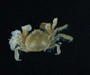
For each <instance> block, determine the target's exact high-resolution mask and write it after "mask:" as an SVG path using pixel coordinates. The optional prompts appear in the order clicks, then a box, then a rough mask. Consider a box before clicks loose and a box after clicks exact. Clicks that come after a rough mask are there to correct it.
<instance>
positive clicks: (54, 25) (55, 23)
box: [52, 18, 58, 29]
mask: <svg viewBox="0 0 90 75" xmlns="http://www.w3.org/2000/svg"><path fill="white" fill-rule="evenodd" d="M57 21H58V18H54V20H53V24H52V29H54V28H55V27H56V25H57Z"/></svg>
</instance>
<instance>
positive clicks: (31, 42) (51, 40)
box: [9, 18, 73, 61]
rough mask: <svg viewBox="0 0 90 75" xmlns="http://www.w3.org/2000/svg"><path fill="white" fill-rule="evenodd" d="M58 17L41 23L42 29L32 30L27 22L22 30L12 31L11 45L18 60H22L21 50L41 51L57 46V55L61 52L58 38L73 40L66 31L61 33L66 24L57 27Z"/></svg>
mask: <svg viewBox="0 0 90 75" xmlns="http://www.w3.org/2000/svg"><path fill="white" fill-rule="evenodd" d="M57 21H58V18H54V19H53V23H52V24H51V23H46V22H42V23H41V24H40V28H41V29H35V30H33V31H32V32H31V30H32V26H31V25H30V24H27V25H25V26H22V27H21V29H22V32H21V31H20V30H15V31H12V32H11V35H12V36H11V38H10V40H9V45H10V48H11V50H12V51H14V58H15V60H16V61H21V59H20V54H19V51H23V52H40V51H44V52H45V51H46V50H47V49H52V48H54V47H56V53H55V55H59V54H61V49H60V46H61V44H62V43H61V42H58V43H56V42H57V41H58V40H61V39H64V40H68V41H69V42H71V41H73V37H72V36H70V35H66V34H64V33H59V34H57V32H60V31H62V30H64V29H66V28H67V27H68V24H65V25H63V26H61V27H58V28H55V27H56V25H57Z"/></svg>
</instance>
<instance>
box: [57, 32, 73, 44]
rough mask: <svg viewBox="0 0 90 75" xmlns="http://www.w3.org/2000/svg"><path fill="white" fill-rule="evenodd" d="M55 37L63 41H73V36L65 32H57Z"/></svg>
mask: <svg viewBox="0 0 90 75" xmlns="http://www.w3.org/2000/svg"><path fill="white" fill-rule="evenodd" d="M56 39H57V40H59V39H62V40H63V41H66V40H68V42H71V41H73V37H72V36H70V35H66V34H63V33H60V34H58V35H57V36H56Z"/></svg>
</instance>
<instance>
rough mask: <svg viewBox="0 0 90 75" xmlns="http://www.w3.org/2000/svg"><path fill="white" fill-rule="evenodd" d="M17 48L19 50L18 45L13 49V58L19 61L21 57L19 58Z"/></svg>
mask: <svg viewBox="0 0 90 75" xmlns="http://www.w3.org/2000/svg"><path fill="white" fill-rule="evenodd" d="M19 50H20V47H19V46H18V47H17V48H16V49H15V53H14V58H15V60H16V61H21V59H19V56H20V55H19Z"/></svg>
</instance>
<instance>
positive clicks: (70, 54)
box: [0, 0, 90, 75]
mask: <svg viewBox="0 0 90 75" xmlns="http://www.w3.org/2000/svg"><path fill="white" fill-rule="evenodd" d="M89 4H90V1H89V0H78V1H76V0H36V1H35V0H30V1H28V2H27V1H21V2H19V1H12V2H11V1H10V2H3V3H1V22H0V34H1V35H0V36H1V39H0V40H1V43H0V44H1V45H0V46H1V48H0V63H1V66H0V73H1V74H0V75H4V74H8V75H14V74H15V75H21V74H24V75H40V74H41V75H82V74H84V75H88V71H89V68H90V61H89V59H90V58H89V57H90V54H89V52H90V51H89V50H90V49H89V45H90V44H89V41H90V21H89V20H90V5H89ZM7 15H8V16H7ZM55 17H58V18H59V20H58V26H62V25H64V24H69V28H68V30H66V31H64V33H66V34H69V35H72V36H73V37H74V41H73V42H72V43H67V42H63V45H62V46H61V50H62V53H61V55H58V56H55V55H54V52H53V51H52V52H51V53H48V52H46V53H44V52H37V53H24V52H21V54H20V57H21V59H22V61H21V62H16V61H15V60H14V56H13V55H14V52H12V51H11V50H10V47H9V44H8V38H10V35H11V32H12V31H13V30H15V29H20V27H21V26H23V25H25V24H31V25H32V27H33V29H35V28H39V24H40V23H41V22H52V20H53V18H55ZM58 26H57V27H58ZM55 50H56V49H55Z"/></svg>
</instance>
